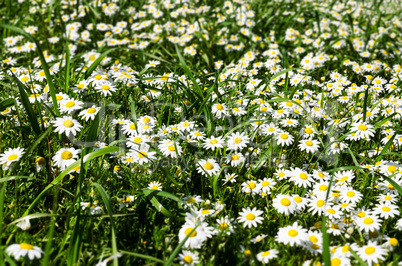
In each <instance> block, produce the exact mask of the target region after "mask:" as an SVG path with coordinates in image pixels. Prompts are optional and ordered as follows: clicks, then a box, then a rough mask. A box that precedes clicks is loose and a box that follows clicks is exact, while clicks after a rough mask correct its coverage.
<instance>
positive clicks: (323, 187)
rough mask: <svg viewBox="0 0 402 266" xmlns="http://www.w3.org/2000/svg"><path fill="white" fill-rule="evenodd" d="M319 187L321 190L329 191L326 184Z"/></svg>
mask: <svg viewBox="0 0 402 266" xmlns="http://www.w3.org/2000/svg"><path fill="white" fill-rule="evenodd" d="M318 189H319V190H320V191H327V189H328V187H327V186H326V185H321V186H320V187H319V188H318Z"/></svg>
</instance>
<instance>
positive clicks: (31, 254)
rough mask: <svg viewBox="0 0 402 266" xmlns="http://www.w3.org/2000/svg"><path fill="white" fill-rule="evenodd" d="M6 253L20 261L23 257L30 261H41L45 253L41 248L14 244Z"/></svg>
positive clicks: (25, 244)
mask: <svg viewBox="0 0 402 266" xmlns="http://www.w3.org/2000/svg"><path fill="white" fill-rule="evenodd" d="M6 252H7V254H8V255H12V256H14V258H15V259H16V260H19V259H20V258H21V257H28V258H29V259H30V260H34V259H40V258H41V257H42V254H43V253H44V252H43V250H42V249H41V248H40V247H36V246H32V245H30V244H27V243H21V244H12V245H11V246H9V247H7V249H6Z"/></svg>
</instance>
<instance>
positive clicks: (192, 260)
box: [177, 250, 200, 266]
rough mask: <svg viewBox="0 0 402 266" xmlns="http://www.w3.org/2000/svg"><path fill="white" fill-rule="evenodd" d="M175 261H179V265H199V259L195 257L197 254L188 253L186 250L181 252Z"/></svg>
mask: <svg viewBox="0 0 402 266" xmlns="http://www.w3.org/2000/svg"><path fill="white" fill-rule="evenodd" d="M177 259H178V260H179V263H180V264H181V265H191V266H193V265H197V264H198V263H200V259H199V257H198V255H197V253H194V252H191V251H188V250H183V251H182V252H181V253H180V254H179V256H178V257H177Z"/></svg>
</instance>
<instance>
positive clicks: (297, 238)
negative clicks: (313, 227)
mask: <svg viewBox="0 0 402 266" xmlns="http://www.w3.org/2000/svg"><path fill="white" fill-rule="evenodd" d="M307 237H308V234H307V230H306V229H304V228H303V227H301V226H299V225H298V224H297V222H295V223H293V225H288V226H286V227H282V228H279V231H278V233H277V235H276V236H275V240H276V241H277V242H279V243H283V244H285V245H287V244H289V245H290V246H295V245H296V246H299V245H301V244H302V243H303V241H304V240H305V239H307Z"/></svg>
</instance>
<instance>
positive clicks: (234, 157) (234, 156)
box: [230, 154, 240, 161]
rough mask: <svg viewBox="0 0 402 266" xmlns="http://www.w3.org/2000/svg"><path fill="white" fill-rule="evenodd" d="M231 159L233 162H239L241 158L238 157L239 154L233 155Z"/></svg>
mask: <svg viewBox="0 0 402 266" xmlns="http://www.w3.org/2000/svg"><path fill="white" fill-rule="evenodd" d="M230 159H231V160H232V161H237V160H239V159H240V156H239V155H237V154H233V155H232V156H230Z"/></svg>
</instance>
